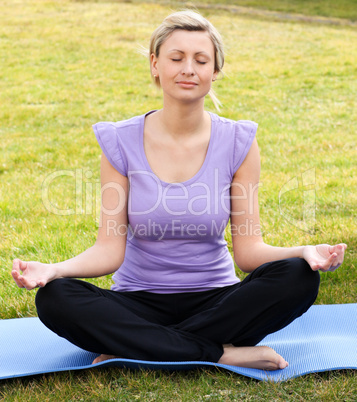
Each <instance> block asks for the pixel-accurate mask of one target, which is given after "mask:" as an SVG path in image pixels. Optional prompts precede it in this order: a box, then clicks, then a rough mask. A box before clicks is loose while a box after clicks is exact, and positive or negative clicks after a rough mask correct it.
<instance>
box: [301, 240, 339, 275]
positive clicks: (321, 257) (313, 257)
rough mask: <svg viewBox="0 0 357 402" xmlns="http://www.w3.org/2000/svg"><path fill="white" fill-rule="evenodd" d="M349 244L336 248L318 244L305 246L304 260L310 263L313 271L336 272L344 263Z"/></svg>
mask: <svg viewBox="0 0 357 402" xmlns="http://www.w3.org/2000/svg"><path fill="white" fill-rule="evenodd" d="M346 248H347V244H344V243H340V244H336V245H335V246H330V245H329V244H318V245H317V246H305V247H304V251H303V258H304V259H305V260H306V261H307V262H308V264H309V265H310V267H311V269H312V270H313V271H318V270H320V271H322V272H327V271H335V269H337V268H338V267H339V266H340V265H341V264H342V262H343V257H344V254H345V250H346Z"/></svg>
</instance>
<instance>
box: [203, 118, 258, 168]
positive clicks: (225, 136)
mask: <svg viewBox="0 0 357 402" xmlns="http://www.w3.org/2000/svg"><path fill="white" fill-rule="evenodd" d="M211 119H212V124H213V125H214V127H215V132H216V135H218V136H220V137H221V139H222V141H221V142H220V143H221V144H222V143H225V144H226V146H228V147H229V149H230V150H231V152H232V159H233V166H232V168H233V172H236V171H237V169H238V168H239V166H240V165H241V164H242V162H243V161H244V159H245V157H246V156H247V154H248V152H249V149H250V147H251V145H252V143H253V141H254V138H255V135H256V132H257V129H258V124H257V123H256V122H254V121H251V120H232V119H228V118H226V117H222V116H218V115H217V114H214V113H211Z"/></svg>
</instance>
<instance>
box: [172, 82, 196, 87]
mask: <svg viewBox="0 0 357 402" xmlns="http://www.w3.org/2000/svg"><path fill="white" fill-rule="evenodd" d="M177 85H179V86H180V87H182V88H193V87H195V86H197V85H198V84H197V83H196V82H194V81H178V82H177Z"/></svg>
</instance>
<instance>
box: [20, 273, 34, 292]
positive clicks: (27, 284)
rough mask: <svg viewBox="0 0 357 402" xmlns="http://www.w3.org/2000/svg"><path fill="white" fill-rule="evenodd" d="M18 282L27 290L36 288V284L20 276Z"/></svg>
mask: <svg viewBox="0 0 357 402" xmlns="http://www.w3.org/2000/svg"><path fill="white" fill-rule="evenodd" d="M19 280H20V281H21V283H22V285H23V287H24V288H26V289H27V290H32V289H35V288H37V283H36V282H35V281H29V280H28V279H26V278H25V277H24V276H22V275H21V276H20V277H19Z"/></svg>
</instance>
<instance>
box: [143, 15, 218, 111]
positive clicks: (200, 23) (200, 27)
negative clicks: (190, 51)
mask: <svg viewBox="0 0 357 402" xmlns="http://www.w3.org/2000/svg"><path fill="white" fill-rule="evenodd" d="M179 29H181V30H184V31H202V32H207V33H208V35H209V37H210V39H211V41H212V43H213V47H214V53H215V64H214V71H215V72H216V73H222V69H223V65H224V51H223V41H222V37H221V35H220V33H219V32H218V31H217V29H216V28H215V27H214V26H213V25H212V24H211V23H210V22H209V21H208V20H206V18H204V17H203V16H202V15H201V14H199V13H197V12H195V11H192V10H185V11H178V12H175V13H173V14H170V15H169V16H168V17H166V18H165V19H164V21H163V22H162V23H161V25H159V26H158V27H157V28H156V29H155V31H154V32H153V33H152V35H151V38H150V48H149V56H150V55H151V54H154V55H155V56H156V57H159V54H160V47H161V45H162V44H163V43H164V42H165V41H166V39H167V38H168V37H169V36H170V35H171V34H172V33H173V32H174V31H175V30H179ZM153 80H154V83H155V85H157V86H158V87H161V85H160V79H159V77H153ZM208 94H209V96H210V97H211V99H212V101H213V103H214V105H215V107H216V108H217V109H218V110H219V105H220V104H221V103H220V101H219V100H218V98H217V96H216V95H215V93H214V91H213V89H212V88H211V90H210V91H209V93H208Z"/></svg>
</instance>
